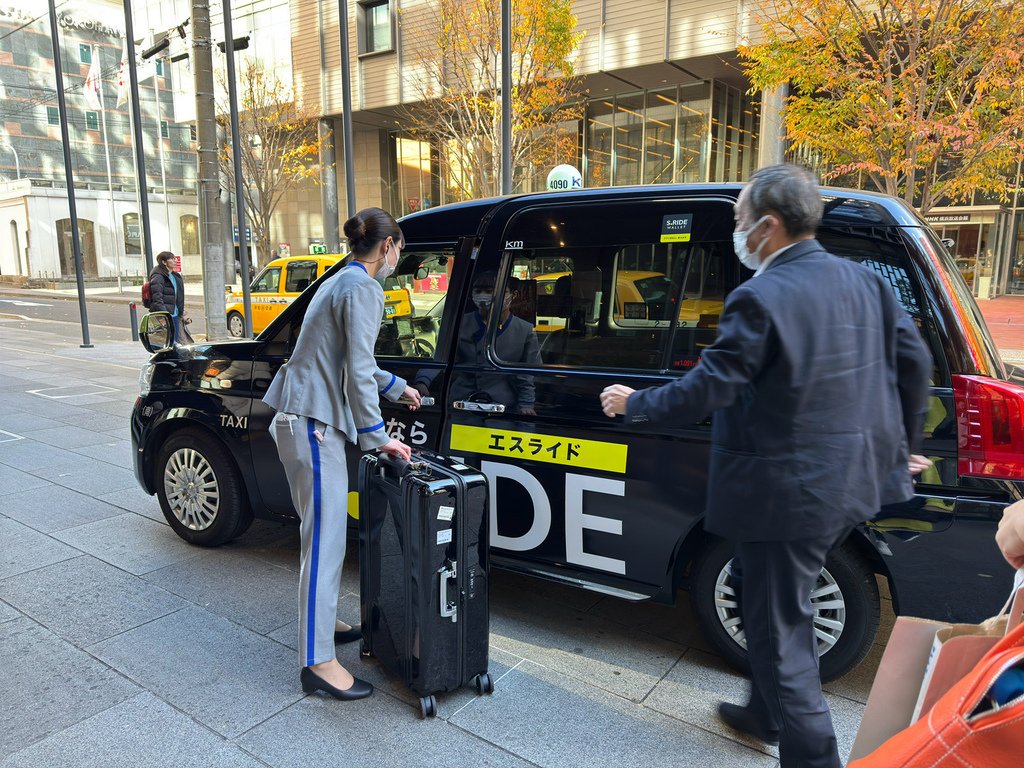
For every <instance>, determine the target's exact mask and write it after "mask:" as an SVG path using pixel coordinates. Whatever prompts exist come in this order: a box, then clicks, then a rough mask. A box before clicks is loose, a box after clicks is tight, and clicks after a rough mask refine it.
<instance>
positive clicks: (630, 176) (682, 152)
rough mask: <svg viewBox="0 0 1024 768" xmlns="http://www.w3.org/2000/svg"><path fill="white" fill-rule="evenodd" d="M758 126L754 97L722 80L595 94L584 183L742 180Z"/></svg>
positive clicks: (753, 163) (753, 157)
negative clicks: (656, 88) (636, 92)
mask: <svg viewBox="0 0 1024 768" xmlns="http://www.w3.org/2000/svg"><path fill="white" fill-rule="evenodd" d="M712 93H713V94H714V99H712ZM712 118H714V119H712ZM759 128H760V114H759V107H758V101H757V100H756V99H754V98H752V97H750V96H747V95H746V94H745V93H744V92H743V91H741V90H740V89H738V88H733V87H732V86H729V85H726V84H724V83H711V82H703V83H693V84H690V85H682V86H679V87H674V88H661V89H658V90H654V91H647V92H645V93H642V94H629V95H626V96H615V97H607V98H603V99H598V100H595V101H592V102H590V103H589V104H588V105H587V119H586V169H585V172H584V177H585V184H586V186H588V187H601V186H612V185H614V186H617V187H621V186H625V185H628V184H668V183H697V182H703V181H743V180H745V179H747V178H748V177H749V176H750V174H751V173H753V171H754V169H755V168H756V167H757V151H758V140H757V132H758V130H759Z"/></svg>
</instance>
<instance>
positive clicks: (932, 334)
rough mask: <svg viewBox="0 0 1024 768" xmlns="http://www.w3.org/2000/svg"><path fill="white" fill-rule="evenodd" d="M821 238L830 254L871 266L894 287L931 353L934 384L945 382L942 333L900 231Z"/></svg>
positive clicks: (823, 232)
mask: <svg viewBox="0 0 1024 768" xmlns="http://www.w3.org/2000/svg"><path fill="white" fill-rule="evenodd" d="M817 237H818V242H820V243H821V244H822V246H824V248H825V250H827V251H828V252H829V253H831V254H834V255H835V256H839V257H840V258H844V259H849V260H850V261H854V262H857V263H858V264H861V265H863V266H865V267H867V268H868V269H870V270H872V271H874V272H876V273H878V274H879V275H881V276H882V278H883V279H884V280H885V281H886V282H887V283H888V284H889V285H890V286H891V287H892V292H893V295H894V296H895V297H896V301H898V302H899V303H900V305H901V306H902V307H903V309H904V310H905V311H906V313H907V314H908V315H910V317H911V318H913V320H914V324H915V325H916V326H917V329H918V330H919V331H920V332H921V336H922V337H923V338H924V341H925V343H926V344H928V347H929V349H930V350H931V353H932V362H933V363H934V367H933V370H932V375H931V381H932V383H933V384H936V383H938V382H940V381H942V380H943V376H942V374H941V372H940V368H939V365H940V361H941V360H944V359H945V353H944V352H943V349H942V345H941V342H940V339H941V334H940V333H939V330H938V328H937V327H936V325H935V320H934V318H932V317H931V316H930V314H929V313H928V312H927V311H926V309H925V307H926V303H925V302H924V301H923V300H922V298H921V294H920V289H919V286H918V285H917V282H916V279H915V277H914V276H913V269H912V268H911V266H910V256H909V254H908V253H907V246H906V245H905V244H904V242H903V239H902V235H901V233H900V232H899V230H898V229H895V228H891V227H875V228H861V227H857V228H853V227H851V228H842V227H822V228H821V229H820V230H818V235H817Z"/></svg>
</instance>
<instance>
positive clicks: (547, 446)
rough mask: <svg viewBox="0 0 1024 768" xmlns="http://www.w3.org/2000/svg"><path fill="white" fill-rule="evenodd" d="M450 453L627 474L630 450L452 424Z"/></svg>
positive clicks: (561, 438) (617, 446)
mask: <svg viewBox="0 0 1024 768" xmlns="http://www.w3.org/2000/svg"><path fill="white" fill-rule="evenodd" d="M451 450H452V451H466V452H468V453H486V454H490V455H492V456H508V457H510V458H516V459H525V460H526V461H542V462H545V463H547V464H565V465H567V466H570V467H579V468H581V469H600V470H604V471H605V472H619V473H625V471H626V454H627V451H628V446H626V445H624V444H622V443H606V442H603V441H600V440H578V439H575V438H570V437H560V436H558V435H543V434H538V433H536V432H513V431H511V430H507V429H488V428H487V427H470V426H466V425H464V424H453V425H452V439H451Z"/></svg>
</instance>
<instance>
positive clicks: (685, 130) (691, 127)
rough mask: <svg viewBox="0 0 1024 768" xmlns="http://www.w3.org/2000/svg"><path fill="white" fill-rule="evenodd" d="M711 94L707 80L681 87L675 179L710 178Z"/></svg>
mask: <svg viewBox="0 0 1024 768" xmlns="http://www.w3.org/2000/svg"><path fill="white" fill-rule="evenodd" d="M709 93H710V88H709V86H708V84H707V83H695V84H694V85H685V86H681V87H680V88H679V107H678V109H679V172H678V173H677V174H676V179H675V180H676V181H678V182H681V183H684V184H692V183H696V182H701V181H707V180H708V175H707V167H708V121H709V117H710V115H709V114H708V113H709V112H710V110H711V99H710V98H709Z"/></svg>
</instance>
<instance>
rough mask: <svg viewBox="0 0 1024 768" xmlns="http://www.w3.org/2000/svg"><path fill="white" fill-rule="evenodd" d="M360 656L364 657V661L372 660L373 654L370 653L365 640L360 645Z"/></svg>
mask: <svg viewBox="0 0 1024 768" xmlns="http://www.w3.org/2000/svg"><path fill="white" fill-rule="evenodd" d="M359 655H360V656H362V657H363V658H364V659H368V658H370V656H372V655H373V654H372V653H370V649H369V647H368V646H367V645H366V641H365V640H364V641H363V642H362V643H360V644H359Z"/></svg>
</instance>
